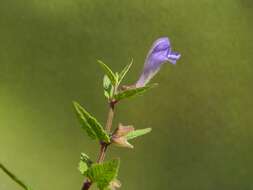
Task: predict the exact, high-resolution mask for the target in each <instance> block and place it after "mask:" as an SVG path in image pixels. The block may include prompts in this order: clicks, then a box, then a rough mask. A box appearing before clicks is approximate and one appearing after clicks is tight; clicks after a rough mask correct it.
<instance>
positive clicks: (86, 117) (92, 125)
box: [73, 102, 110, 143]
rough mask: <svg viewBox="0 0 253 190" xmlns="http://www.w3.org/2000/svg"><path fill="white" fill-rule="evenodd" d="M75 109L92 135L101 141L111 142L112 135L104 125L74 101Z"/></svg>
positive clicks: (84, 126)
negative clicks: (109, 134) (110, 135)
mask: <svg viewBox="0 0 253 190" xmlns="http://www.w3.org/2000/svg"><path fill="white" fill-rule="evenodd" d="M73 104H74V107H75V110H76V112H77V114H78V116H79V119H80V121H81V124H82V126H83V128H84V129H85V130H86V132H87V133H88V135H89V136H90V137H92V138H93V139H94V138H97V139H98V140H100V141H103V142H106V143H109V142H110V137H109V136H108V134H107V133H106V131H105V130H104V128H103V127H102V125H101V124H100V123H99V122H98V121H97V120H96V119H95V118H94V117H93V116H92V115H90V114H89V113H88V112H87V111H86V110H85V109H84V108H83V107H82V106H81V105H80V104H78V103H77V102H73Z"/></svg>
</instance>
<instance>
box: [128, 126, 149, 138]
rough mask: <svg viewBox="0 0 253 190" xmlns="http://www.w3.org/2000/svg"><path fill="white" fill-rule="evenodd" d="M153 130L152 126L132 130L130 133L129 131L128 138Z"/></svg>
mask: <svg viewBox="0 0 253 190" xmlns="http://www.w3.org/2000/svg"><path fill="white" fill-rule="evenodd" d="M151 130H152V129H151V128H146V129H138V130H134V131H131V132H130V133H128V134H127V136H126V138H127V140H130V139H134V138H136V137H139V136H142V135H145V134H147V133H149V132H151Z"/></svg>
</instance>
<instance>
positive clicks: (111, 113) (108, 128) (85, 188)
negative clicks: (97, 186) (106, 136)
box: [82, 102, 116, 190]
mask: <svg viewBox="0 0 253 190" xmlns="http://www.w3.org/2000/svg"><path fill="white" fill-rule="evenodd" d="M115 103H116V102H110V103H109V105H110V107H109V112H108V117H107V122H106V126H105V130H106V131H107V132H108V133H110V131H111V128H112V121H113V118H114V105H115ZM108 145H109V144H106V143H104V142H101V143H100V152H99V155H98V159H97V163H101V162H103V161H104V159H105V154H106V150H107V147H108ZM91 185H92V182H91V181H90V180H88V179H87V180H86V181H85V182H84V183H83V187H82V190H88V189H89V188H90V186H91Z"/></svg>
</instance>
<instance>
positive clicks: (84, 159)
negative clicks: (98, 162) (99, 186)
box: [78, 153, 92, 175]
mask: <svg viewBox="0 0 253 190" xmlns="http://www.w3.org/2000/svg"><path fill="white" fill-rule="evenodd" d="M91 165H92V161H91V159H90V158H89V156H87V155H86V154H85V153H81V157H80V162H79V165H78V169H79V171H80V172H81V174H83V175H86V171H87V170H88V169H89V167H90V166H91Z"/></svg>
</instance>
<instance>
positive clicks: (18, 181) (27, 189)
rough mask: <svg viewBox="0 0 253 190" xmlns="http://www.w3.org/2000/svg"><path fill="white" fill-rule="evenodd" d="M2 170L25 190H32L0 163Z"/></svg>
mask: <svg viewBox="0 0 253 190" xmlns="http://www.w3.org/2000/svg"><path fill="white" fill-rule="evenodd" d="M0 168H1V169H2V170H3V171H4V173H5V174H6V175H8V176H9V177H10V178H11V179H12V180H13V181H15V182H16V183H17V184H18V185H19V186H21V187H22V188H23V189H25V190H31V188H29V187H28V186H27V185H26V184H25V183H24V182H22V181H21V180H20V179H19V178H18V177H17V176H15V175H14V174H13V173H12V172H11V171H10V170H8V169H7V168H6V167H5V166H4V165H3V164H1V163H0Z"/></svg>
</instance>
